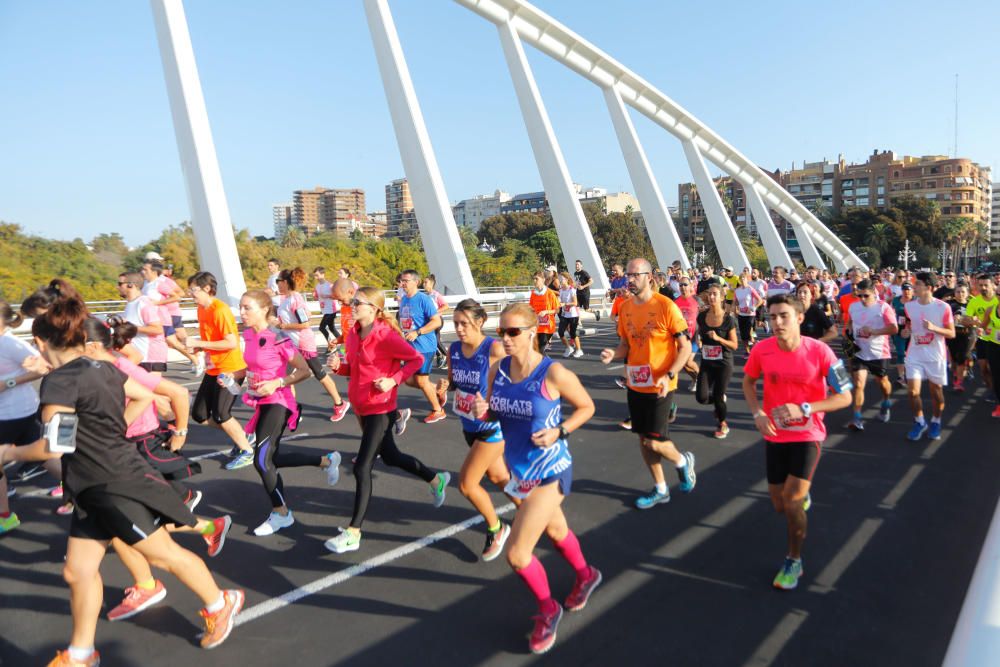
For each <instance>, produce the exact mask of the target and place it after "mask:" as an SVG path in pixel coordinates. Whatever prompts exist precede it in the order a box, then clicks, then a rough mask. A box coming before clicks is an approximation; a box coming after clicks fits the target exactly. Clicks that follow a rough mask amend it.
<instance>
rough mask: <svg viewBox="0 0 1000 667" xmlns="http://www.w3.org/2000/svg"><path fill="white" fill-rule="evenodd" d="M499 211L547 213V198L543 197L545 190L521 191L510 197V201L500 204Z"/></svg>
mask: <svg viewBox="0 0 1000 667" xmlns="http://www.w3.org/2000/svg"><path fill="white" fill-rule="evenodd" d="M500 212H501V213H537V214H538V215H548V213H549V200H548V199H546V198H545V192H522V193H520V194H516V195H514V196H513V197H511V198H510V201H507V202H505V203H503V204H501V205H500Z"/></svg>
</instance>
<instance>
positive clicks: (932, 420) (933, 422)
mask: <svg viewBox="0 0 1000 667" xmlns="http://www.w3.org/2000/svg"><path fill="white" fill-rule="evenodd" d="M931 423H932V424H940V423H941V418H940V417H931Z"/></svg>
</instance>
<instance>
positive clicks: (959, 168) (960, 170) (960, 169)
mask: <svg viewBox="0 0 1000 667" xmlns="http://www.w3.org/2000/svg"><path fill="white" fill-rule="evenodd" d="M955 171H957V172H958V173H960V174H961V173H962V165H958V166H957V167H955Z"/></svg>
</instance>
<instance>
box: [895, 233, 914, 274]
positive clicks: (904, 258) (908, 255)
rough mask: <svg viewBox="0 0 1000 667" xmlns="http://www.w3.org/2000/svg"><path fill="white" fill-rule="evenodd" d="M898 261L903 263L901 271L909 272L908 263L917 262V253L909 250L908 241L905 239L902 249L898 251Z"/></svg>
mask: <svg viewBox="0 0 1000 667" xmlns="http://www.w3.org/2000/svg"><path fill="white" fill-rule="evenodd" d="M899 261H901V262H902V263H903V270H904V271H907V272H909V270H910V262H915V261H917V253H915V252H913V251H912V250H910V240H909V239H906V242H905V243H904V244H903V249H902V250H900V251H899Z"/></svg>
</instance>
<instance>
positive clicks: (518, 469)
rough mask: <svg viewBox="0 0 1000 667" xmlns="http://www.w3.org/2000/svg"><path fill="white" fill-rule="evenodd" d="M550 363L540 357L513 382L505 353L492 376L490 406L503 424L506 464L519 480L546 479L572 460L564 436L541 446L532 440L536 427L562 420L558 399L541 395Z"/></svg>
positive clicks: (565, 466) (551, 424) (548, 426)
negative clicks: (529, 371) (538, 361)
mask: <svg viewBox="0 0 1000 667" xmlns="http://www.w3.org/2000/svg"><path fill="white" fill-rule="evenodd" d="M551 364H552V360H551V359H549V358H548V357H543V358H542V361H541V363H539V364H538V366H537V367H536V368H535V370H533V371H532V372H531V375H529V376H528V377H526V378H525V379H524V380H522V381H521V382H517V383H514V382H512V381H511V379H510V357H506V358H504V359H502V360H501V361H500V368H499V369H498V371H497V374H496V377H494V378H493V394H492V396H490V410H491V411H492V412H493V414H494V415H496V417H497V419H498V420H499V421H500V426H501V427H502V428H503V432H504V436H505V438H504V439H505V442H506V445H505V446H504V459H506V461H507V466H508V467H509V468H510V470H511V472H512V473H513V474H514V475H515V476H516V477H517V478H518V479H521V480H526V481H532V480H543V479H547V478H549V477H552V476H554V475H558V474H559V473H561V472H563V471H565V470H566V469H567V468H569V467H570V466H571V465H572V464H573V458H572V457H571V456H570V454H569V445H568V443H567V442H566V440H565V438H560V439H559V440H557V441H556V442H555V443H554V444H553V445H552V446H551V447H544V448H543V447H536V446H535V445H534V444H533V443H532V442H531V434H532V433H534V432H535V431H540V430H541V429H543V428H558V427H559V424H560V423H562V405H561V402H560V401H558V400H552V399H550V398H545V397H544V396H543V395H542V391H543V388H542V383H543V382H545V374H546V373H548V370H549V366H550V365H551Z"/></svg>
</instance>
